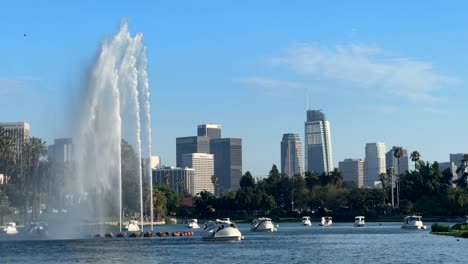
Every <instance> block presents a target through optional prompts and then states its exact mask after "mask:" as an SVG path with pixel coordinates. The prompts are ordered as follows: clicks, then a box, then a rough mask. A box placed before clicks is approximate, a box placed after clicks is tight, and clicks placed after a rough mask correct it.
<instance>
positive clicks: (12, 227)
mask: <svg viewBox="0 0 468 264" xmlns="http://www.w3.org/2000/svg"><path fill="white" fill-rule="evenodd" d="M3 233H5V234H7V235H15V234H18V230H17V229H16V223H13V222H11V223H8V224H7V225H6V226H5V227H4V228H3Z"/></svg>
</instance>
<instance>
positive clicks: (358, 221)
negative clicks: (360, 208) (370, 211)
mask: <svg viewBox="0 0 468 264" xmlns="http://www.w3.org/2000/svg"><path fill="white" fill-rule="evenodd" d="M364 219H365V218H364V216H356V217H354V226H355V227H364V226H366V221H365V220H364Z"/></svg>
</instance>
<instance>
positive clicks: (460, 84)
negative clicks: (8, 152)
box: [0, 1, 468, 176]
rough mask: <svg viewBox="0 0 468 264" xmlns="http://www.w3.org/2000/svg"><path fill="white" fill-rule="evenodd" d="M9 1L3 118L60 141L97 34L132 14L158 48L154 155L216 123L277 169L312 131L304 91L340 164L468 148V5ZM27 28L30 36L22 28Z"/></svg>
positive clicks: (153, 53) (251, 156)
mask: <svg viewBox="0 0 468 264" xmlns="http://www.w3.org/2000/svg"><path fill="white" fill-rule="evenodd" d="M116 2H117V3H110V2H109V3H108V2H107V1H75V2H68V1H67V2H66V1H1V2H0V22H1V24H2V27H1V28H0V32H1V36H2V41H0V98H1V99H0V106H1V110H0V120H1V121H27V122H29V123H31V126H32V134H33V135H34V136H38V137H42V138H44V139H46V140H47V141H48V142H52V140H53V139H54V138H57V137H67V136H70V135H71V134H72V131H71V129H72V127H73V122H74V118H73V113H74V109H76V106H77V105H78V103H79V99H78V98H79V95H80V94H82V92H83V85H82V83H83V82H84V80H85V78H86V71H87V69H88V68H89V67H90V65H92V63H93V60H94V56H95V55H96V53H97V51H98V48H99V45H100V43H101V42H102V41H103V40H104V39H106V38H109V37H110V36H112V35H113V34H114V33H115V32H116V31H117V30H118V27H119V24H120V21H121V20H122V19H123V18H126V19H127V20H128V22H129V24H130V31H131V32H132V33H133V34H135V33H137V32H142V33H143V34H144V41H145V44H146V46H147V52H148V75H149V79H150V87H151V96H152V98H151V100H152V105H151V107H152V122H153V129H152V130H153V135H152V139H153V153H154V154H158V155H161V158H162V161H163V163H165V164H174V163H175V138H176V137H180V136H190V135H195V133H196V126H197V125H198V124H202V123H208V122H210V123H218V124H221V125H222V127H223V131H222V133H223V136H225V137H241V138H242V139H243V150H244V152H243V154H244V158H243V160H244V166H243V167H244V168H243V169H244V171H246V170H251V171H252V172H253V174H254V176H263V175H266V174H267V173H268V171H269V169H270V168H271V165H272V164H273V163H275V164H278V165H279V163H280V162H279V161H280V141H281V137H282V134H283V133H290V132H293V133H298V134H299V135H301V137H303V133H304V131H303V130H304V128H303V127H304V121H305V115H306V114H305V109H306V94H307V91H309V92H308V93H309V99H310V107H311V108H312V109H323V111H324V112H325V113H326V115H327V117H328V119H329V120H330V123H331V130H332V132H331V133H332V146H333V163H334V165H335V166H337V164H338V161H341V160H343V159H345V158H364V148H365V144H366V143H368V142H376V141H383V142H385V143H386V144H387V148H390V147H391V146H393V145H402V146H403V147H405V148H407V149H408V150H409V151H412V150H418V151H419V152H420V153H421V154H422V158H423V159H425V160H430V161H433V160H438V161H448V159H449V153H458V152H467V151H468V142H467V139H466V132H467V131H468V122H466V120H465V119H466V118H465V113H466V109H464V107H463V105H464V103H465V102H466V101H467V99H468V95H467V92H466V86H467V79H468V67H467V62H468V52H467V47H468V35H467V34H466V32H467V27H468V26H467V25H468V17H467V16H466V12H465V11H466V10H467V8H468V4H467V3H465V2H463V1H459V2H458V1H448V2H443V3H442V2H440V1H412V2H408V1H392V2H391V3H385V4H384V3H377V1H375V3H374V2H373V3H369V1H353V2H352V3H351V2H349V3H347V2H345V1H327V3H325V2H320V3H318V2H314V1H293V2H286V1H164V2H163V1H138V2H139V3H132V2H135V1H116ZM24 34H26V36H24Z"/></svg>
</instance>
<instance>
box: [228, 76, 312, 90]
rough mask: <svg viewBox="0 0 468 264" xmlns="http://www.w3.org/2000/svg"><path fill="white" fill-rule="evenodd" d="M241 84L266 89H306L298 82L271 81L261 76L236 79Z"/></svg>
mask: <svg viewBox="0 0 468 264" xmlns="http://www.w3.org/2000/svg"><path fill="white" fill-rule="evenodd" d="M236 80H237V81H239V82H242V83H245V84H248V85H253V86H260V87H264V88H304V87H305V86H304V84H301V83H297V82H290V81H283V80H275V79H269V78H264V77H259V76H250V77H243V78H238V79H236Z"/></svg>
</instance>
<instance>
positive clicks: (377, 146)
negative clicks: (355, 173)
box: [364, 142, 387, 187]
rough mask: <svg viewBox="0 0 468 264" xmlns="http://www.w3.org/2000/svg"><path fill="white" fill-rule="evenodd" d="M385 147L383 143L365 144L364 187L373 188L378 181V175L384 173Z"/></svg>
mask: <svg viewBox="0 0 468 264" xmlns="http://www.w3.org/2000/svg"><path fill="white" fill-rule="evenodd" d="M385 151H386V146H385V143H383V142H377V143H367V144H366V159H365V162H364V185H365V186H368V187H374V186H375V184H376V183H377V182H379V181H380V178H379V176H380V174H381V173H386V168H387V166H386V162H385Z"/></svg>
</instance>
